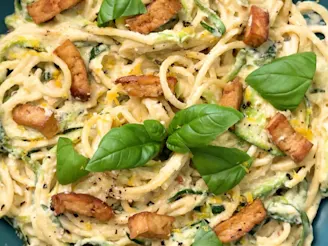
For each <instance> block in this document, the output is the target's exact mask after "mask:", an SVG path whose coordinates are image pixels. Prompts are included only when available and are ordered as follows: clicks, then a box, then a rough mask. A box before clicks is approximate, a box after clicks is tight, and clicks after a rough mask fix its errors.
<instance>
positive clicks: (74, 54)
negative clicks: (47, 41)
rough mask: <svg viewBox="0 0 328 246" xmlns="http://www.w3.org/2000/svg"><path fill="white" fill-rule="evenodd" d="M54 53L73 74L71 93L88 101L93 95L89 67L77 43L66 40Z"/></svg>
mask: <svg viewBox="0 0 328 246" xmlns="http://www.w3.org/2000/svg"><path fill="white" fill-rule="evenodd" d="M54 53H55V54H56V55H57V56H58V57H59V58H60V59H62V60H63V61H64V62H65V63H66V64H67V66H68V68H69V70H70V71H71V74H72V85H71V94H72V96H73V97H74V98H76V99H79V100H81V101H83V102H85V101H88V99H89V98H90V95H91V86H90V84H89V81H88V74H87V68H86V67H85V64H84V61H83V59H82V57H81V54H80V52H79V51H78V49H77V48H76V47H75V45H74V44H73V43H72V42H71V41H70V40H68V39H67V40H66V41H65V42H64V43H63V44H62V45H61V46H59V47H57V49H56V50H55V51H54Z"/></svg>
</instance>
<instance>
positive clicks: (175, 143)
mask: <svg viewBox="0 0 328 246" xmlns="http://www.w3.org/2000/svg"><path fill="white" fill-rule="evenodd" d="M242 118H243V115H242V114H241V113H240V112H239V111H237V110H235V109H232V108H226V107H221V106H218V105H214V104H210V105H209V104H200V105H194V106H192V107H189V108H187V109H184V110H181V111H180V112H178V113H177V114H176V115H175V116H174V118H173V120H172V121H171V124H170V126H169V129H168V133H169V138H168V140H167V142H166V144H167V147H168V149H170V150H172V151H174V152H178V153H187V152H189V151H190V148H193V147H202V146H205V145H207V144H209V143H210V142H211V141H213V140H214V139H215V138H216V137H217V136H218V135H220V134H221V133H223V132H225V131H226V130H228V129H229V128H230V127H231V126H233V125H234V124H235V123H237V122H238V121H239V120H241V119H242Z"/></svg>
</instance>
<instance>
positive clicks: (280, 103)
mask: <svg viewBox="0 0 328 246" xmlns="http://www.w3.org/2000/svg"><path fill="white" fill-rule="evenodd" d="M315 71H316V55H315V53H313V52H304V53H298V54H295V55H291V56H286V57H282V58H279V59H276V60H274V61H273V62H272V63H270V64H266V65H264V66H263V67H261V68H259V69H257V70H255V71H254V72H253V73H251V74H250V75H249V76H248V77H247V78H246V82H247V83H248V84H249V85H250V86H251V87H252V88H254V89H255V90H256V91H257V92H258V93H259V94H260V95H261V96H262V97H263V98H264V99H266V100H267V101H268V102H270V103H271V104H272V105H273V106H274V107H275V108H277V109H279V110H286V109H289V110H294V109H296V108H297V107H298V105H299V104H300V103H301V101H302V100H303V98H304V95H305V93H306V92H307V90H308V89H309V87H310V85H311V83H312V80H313V77H314V74H315Z"/></svg>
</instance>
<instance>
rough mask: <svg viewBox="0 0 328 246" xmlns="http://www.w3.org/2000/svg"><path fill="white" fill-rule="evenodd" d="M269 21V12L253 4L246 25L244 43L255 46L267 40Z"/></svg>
mask: <svg viewBox="0 0 328 246" xmlns="http://www.w3.org/2000/svg"><path fill="white" fill-rule="evenodd" d="M269 21H270V20H269V13H268V12H267V11H266V10H264V9H261V8H259V7H257V6H255V5H253V6H252V7H251V12H250V17H249V20H248V24H247V26H246V31H245V36H244V43H245V44H247V45H249V46H252V47H255V48H256V47H259V46H260V45H262V44H263V43H264V42H265V41H267V40H268V38H269Z"/></svg>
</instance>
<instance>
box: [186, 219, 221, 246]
mask: <svg viewBox="0 0 328 246" xmlns="http://www.w3.org/2000/svg"><path fill="white" fill-rule="evenodd" d="M222 245H223V244H222V242H221V241H220V240H219V238H218V237H217V236H216V234H215V232H214V231H213V230H212V228H211V227H210V226H209V225H208V224H207V223H206V222H205V221H204V220H203V221H202V222H201V223H200V225H199V229H198V231H197V232H196V236H195V240H194V243H193V244H192V246H222Z"/></svg>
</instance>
